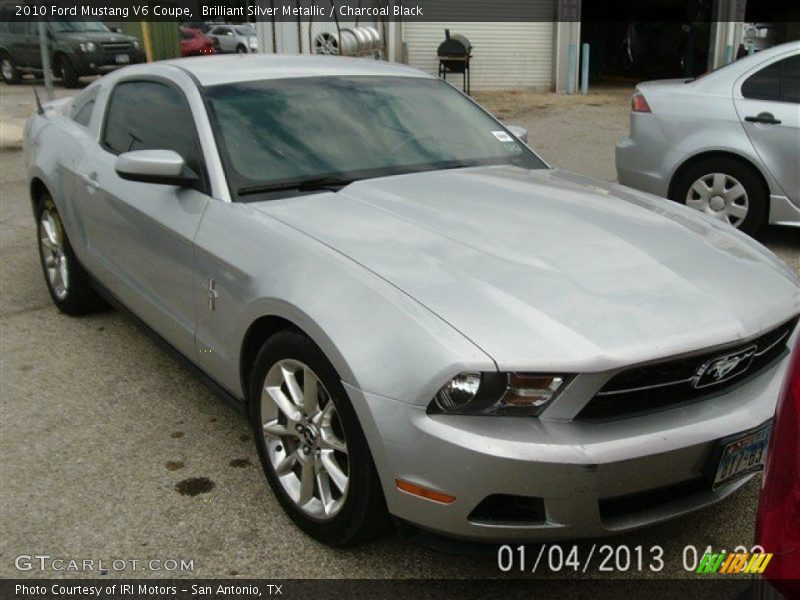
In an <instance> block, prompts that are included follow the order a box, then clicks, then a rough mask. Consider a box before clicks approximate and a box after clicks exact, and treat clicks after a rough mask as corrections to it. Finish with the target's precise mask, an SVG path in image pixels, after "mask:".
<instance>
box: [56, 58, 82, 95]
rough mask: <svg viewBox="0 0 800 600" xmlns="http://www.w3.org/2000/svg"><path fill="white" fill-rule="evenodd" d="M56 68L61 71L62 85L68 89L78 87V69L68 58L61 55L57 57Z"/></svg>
mask: <svg viewBox="0 0 800 600" xmlns="http://www.w3.org/2000/svg"><path fill="white" fill-rule="evenodd" d="M58 70H59V72H60V73H61V81H63V82H64V87H66V88H70V89H74V88H77V87H80V85H81V83H80V76H79V75H78V70H77V69H76V68H75V65H73V64H72V61H71V60H70V59H69V58H67V57H66V56H63V55H62V56H61V57H59V59H58Z"/></svg>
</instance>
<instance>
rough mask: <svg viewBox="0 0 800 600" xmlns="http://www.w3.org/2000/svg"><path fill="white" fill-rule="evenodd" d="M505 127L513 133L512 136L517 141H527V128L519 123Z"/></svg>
mask: <svg viewBox="0 0 800 600" xmlns="http://www.w3.org/2000/svg"><path fill="white" fill-rule="evenodd" d="M506 128H507V129H508V130H509V131H510V132H511V133H513V134H514V137H515V138H517V139H518V140H519V141H521V142H524V143H526V144H527V143H528V130H527V129H525V128H524V127H520V126H519V125H506Z"/></svg>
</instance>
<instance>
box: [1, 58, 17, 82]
mask: <svg viewBox="0 0 800 600" xmlns="http://www.w3.org/2000/svg"><path fill="white" fill-rule="evenodd" d="M0 75H2V76H3V81H5V82H6V83H7V84H9V85H16V84H17V83H19V82H20V81H22V76H21V75H20V74H19V71H18V70H17V65H15V64H14V59H12V58H11V57H10V56H9V55H8V54H4V55H3V56H2V57H0Z"/></svg>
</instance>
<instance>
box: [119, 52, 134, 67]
mask: <svg viewBox="0 0 800 600" xmlns="http://www.w3.org/2000/svg"><path fill="white" fill-rule="evenodd" d="M129 62H131V57H130V56H128V55H127V54H117V64H118V65H127V64H128V63H129Z"/></svg>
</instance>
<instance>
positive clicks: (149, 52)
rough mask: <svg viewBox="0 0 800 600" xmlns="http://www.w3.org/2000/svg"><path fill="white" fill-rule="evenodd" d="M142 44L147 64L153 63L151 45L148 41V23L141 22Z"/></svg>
mask: <svg viewBox="0 0 800 600" xmlns="http://www.w3.org/2000/svg"><path fill="white" fill-rule="evenodd" d="M142 43H143V44H144V55H145V56H146V57H147V62H153V43H152V41H151V40H150V23H148V22H147V21H142Z"/></svg>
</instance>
